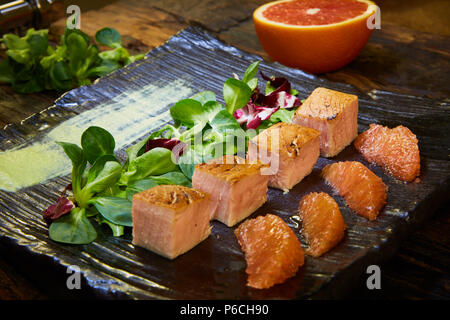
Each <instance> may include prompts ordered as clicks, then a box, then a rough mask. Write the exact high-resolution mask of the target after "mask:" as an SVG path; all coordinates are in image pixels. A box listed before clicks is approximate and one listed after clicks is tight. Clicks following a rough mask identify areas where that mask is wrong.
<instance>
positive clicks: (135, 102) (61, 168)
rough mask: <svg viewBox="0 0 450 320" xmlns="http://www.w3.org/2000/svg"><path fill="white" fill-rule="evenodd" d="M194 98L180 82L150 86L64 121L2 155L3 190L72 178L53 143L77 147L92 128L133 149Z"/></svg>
mask: <svg viewBox="0 0 450 320" xmlns="http://www.w3.org/2000/svg"><path fill="white" fill-rule="evenodd" d="M191 94H192V89H191V88H189V87H188V86H187V85H186V84H185V83H184V82H183V81H182V80H177V81H174V82H172V83H169V84H166V85H164V86H162V87H161V86H158V85H155V84H149V85H147V86H145V87H144V88H142V89H140V90H137V91H132V92H124V93H122V94H120V95H118V96H117V97H116V98H114V99H113V100H112V101H111V102H109V103H106V104H101V105H98V106H97V107H95V108H93V109H91V110H88V111H85V112H83V113H81V114H79V115H77V116H75V117H73V118H71V119H69V120H67V121H64V122H62V123H61V124H59V125H58V126H56V127H55V128H53V129H52V130H51V131H50V132H48V133H47V134H45V135H44V136H43V137H40V139H38V140H37V141H35V142H33V143H32V144H24V145H20V146H17V147H16V148H13V149H10V150H7V151H4V152H0V189H2V190H6V191H17V190H19V189H22V188H25V187H30V186H32V185H35V184H38V183H43V182H45V181H47V180H49V179H52V178H55V177H59V176H64V175H67V174H70V172H71V170H72V165H71V162H70V160H69V159H68V157H67V156H66V155H65V153H64V151H63V150H62V148H61V147H60V146H58V145H57V144H56V143H55V142H56V141H65V142H71V143H75V144H79V143H80V138H81V134H82V133H83V131H84V130H85V129H87V128H88V127H89V126H99V127H103V128H105V129H106V130H108V131H109V132H110V133H111V134H112V135H114V136H115V137H116V148H122V147H124V146H126V145H129V144H131V143H133V142H134V141H136V140H137V139H139V138H141V137H143V136H144V135H146V134H148V133H149V132H150V131H152V130H154V129H156V128H158V127H160V126H162V125H163V124H165V123H167V122H169V121H170V113H169V110H164V109H167V106H169V105H170V104H173V103H175V102H177V101H178V100H180V99H183V98H186V97H188V96H190V95H191Z"/></svg>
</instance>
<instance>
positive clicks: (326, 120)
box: [292, 88, 358, 157]
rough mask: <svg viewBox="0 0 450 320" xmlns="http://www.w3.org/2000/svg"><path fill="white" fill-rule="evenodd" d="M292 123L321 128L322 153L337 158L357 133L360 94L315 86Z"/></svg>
mask: <svg viewBox="0 0 450 320" xmlns="http://www.w3.org/2000/svg"><path fill="white" fill-rule="evenodd" d="M292 122H293V123H296V124H299V125H301V126H305V127H309V128H314V129H317V130H319V131H320V155H321V156H323V157H334V156H335V155H337V154H338V153H339V152H341V151H342V150H343V149H344V148H345V147H346V146H348V145H349V144H351V143H352V141H353V140H354V139H355V138H356V136H357V135H358V97H357V96H355V95H353V94H347V93H343V92H339V91H334V90H330V89H327V88H316V89H315V90H314V91H313V92H312V93H311V95H310V96H309V97H308V98H307V99H306V100H305V102H304V103H303V104H302V105H301V106H300V107H299V108H298V109H297V111H296V112H295V114H294V116H293V117H292Z"/></svg>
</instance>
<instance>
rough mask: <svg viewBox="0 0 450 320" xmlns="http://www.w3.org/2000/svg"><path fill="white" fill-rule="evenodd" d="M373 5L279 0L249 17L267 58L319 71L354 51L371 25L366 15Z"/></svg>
mask: <svg viewBox="0 0 450 320" xmlns="http://www.w3.org/2000/svg"><path fill="white" fill-rule="evenodd" d="M376 9H377V6H376V5H375V4H374V3H373V2H372V1H368V0H294V1H292V0H283V1H275V2H270V3H267V4H265V5H263V6H261V7H259V8H257V9H256V10H255V11H254V13H253V22H254V25H255V30H256V34H257V36H258V39H259V41H260V43H261V45H262V47H263V49H264V51H265V52H266V53H267V54H268V55H269V57H270V58H272V59H273V60H275V61H278V62H280V63H282V64H284V65H287V66H290V67H296V68H300V69H302V70H305V71H308V72H311V73H323V72H329V71H333V70H336V69H339V68H341V67H343V66H344V65H346V64H348V63H349V62H350V61H352V60H353V59H354V58H355V57H356V56H357V55H358V54H359V52H360V51H361V49H362V48H363V47H364V46H365V44H366V43H367V41H368V40H369V37H370V35H371V33H372V31H373V29H372V28H369V27H368V24H367V20H368V19H369V17H370V16H372V15H373V14H375V12H376Z"/></svg>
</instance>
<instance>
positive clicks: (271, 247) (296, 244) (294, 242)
mask: <svg viewBox="0 0 450 320" xmlns="http://www.w3.org/2000/svg"><path fill="white" fill-rule="evenodd" d="M234 234H235V235H236V238H237V240H238V242H239V244H240V246H241V248H242V251H243V252H244V254H245V260H246V262H247V269H246V270H245V271H246V272H247V274H248V280H247V285H248V286H249V287H252V288H257V289H266V288H270V287H272V286H273V285H275V284H278V283H282V282H284V281H285V280H286V279H288V278H290V277H293V276H294V275H295V274H296V273H297V271H298V269H299V268H300V267H301V266H303V264H304V262H305V254H304V252H303V249H302V246H301V244H300V241H299V240H298V238H297V236H296V235H295V233H294V232H293V231H292V230H291V228H289V226H288V225H287V224H286V223H285V222H284V221H283V220H282V219H281V218H280V217H278V216H276V215H273V214H267V215H265V216H259V217H257V218H255V219H249V220H246V221H244V222H243V223H242V224H241V225H239V227H238V228H236V230H235V231H234Z"/></svg>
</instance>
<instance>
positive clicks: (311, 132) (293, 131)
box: [247, 122, 320, 191]
mask: <svg viewBox="0 0 450 320" xmlns="http://www.w3.org/2000/svg"><path fill="white" fill-rule="evenodd" d="M319 134H320V133H319V131H317V130H315V129H311V128H306V127H302V126H299V125H296V124H292V123H285V122H279V123H277V124H275V125H273V126H271V127H270V128H268V129H266V130H264V131H263V132H261V133H260V134H258V135H257V136H255V137H253V138H252V139H251V140H250V141H249V144H248V153H247V157H248V159H249V160H250V161H256V160H258V161H260V162H262V163H266V164H270V167H269V168H267V169H268V170H266V171H264V172H263V174H269V175H270V177H269V186H270V187H273V188H278V189H281V190H283V191H289V190H290V189H292V187H294V186H295V185H296V184H297V183H299V182H300V181H302V180H303V178H304V177H306V176H307V175H308V174H310V173H311V171H312V170H313V168H314V165H315V164H316V162H317V159H318V158H319V146H320V142H319Z"/></svg>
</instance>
